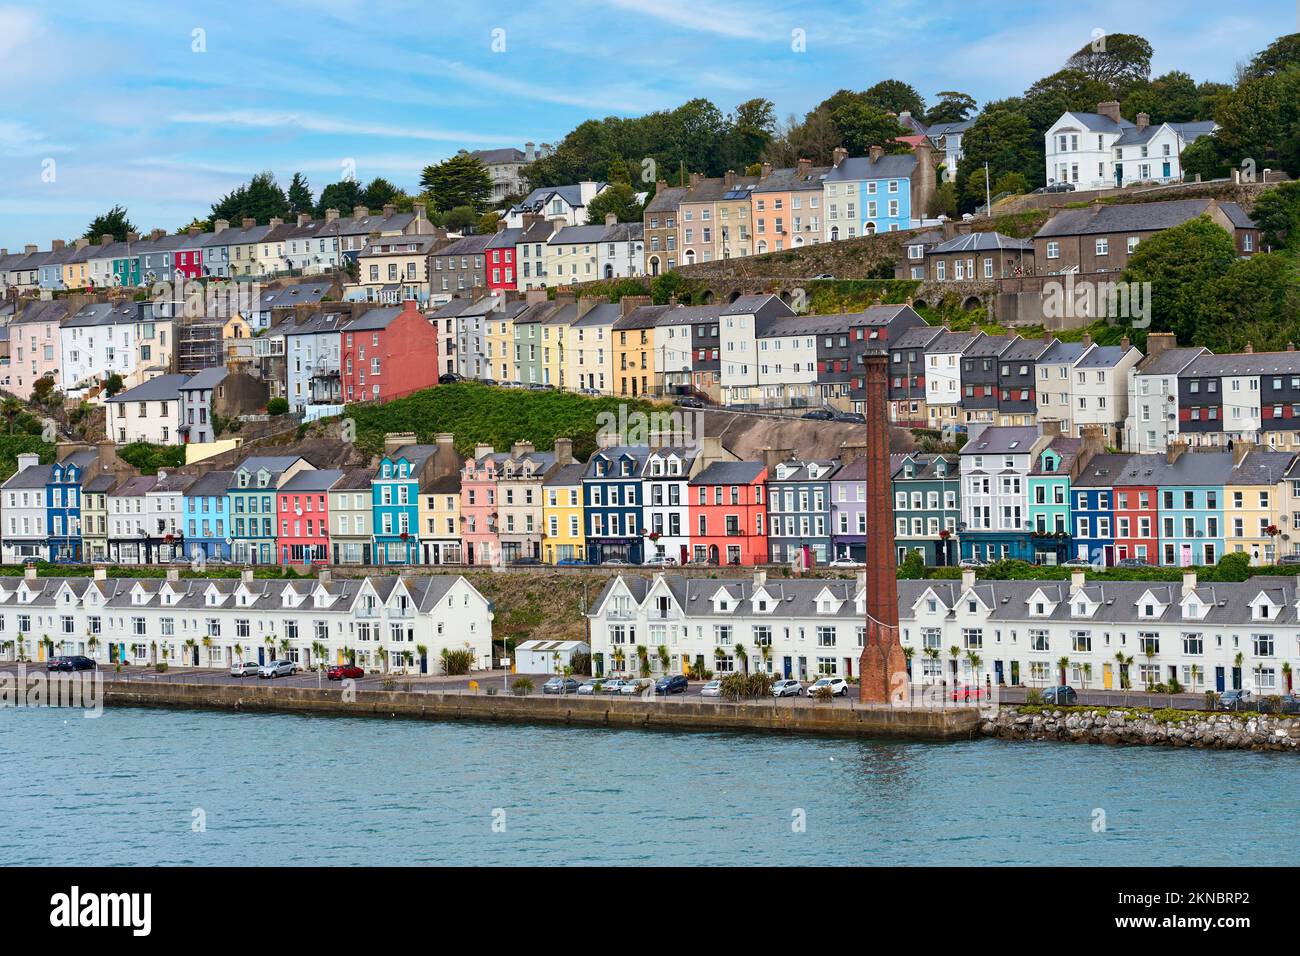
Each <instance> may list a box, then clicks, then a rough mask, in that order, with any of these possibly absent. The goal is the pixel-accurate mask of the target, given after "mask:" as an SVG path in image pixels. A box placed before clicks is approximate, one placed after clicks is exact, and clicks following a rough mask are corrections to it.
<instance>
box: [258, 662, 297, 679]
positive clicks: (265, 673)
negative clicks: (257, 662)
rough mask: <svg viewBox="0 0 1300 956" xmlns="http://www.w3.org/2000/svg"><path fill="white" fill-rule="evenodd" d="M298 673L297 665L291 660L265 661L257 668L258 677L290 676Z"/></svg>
mask: <svg viewBox="0 0 1300 956" xmlns="http://www.w3.org/2000/svg"><path fill="white" fill-rule="evenodd" d="M296 673H298V665H297V664H295V663H294V662H293V661H267V662H266V663H265V664H263V665H262V666H261V667H259V668H258V669H257V676H258V677H270V678H272V679H274V678H276V677H292V676H293V675H294V674H296Z"/></svg>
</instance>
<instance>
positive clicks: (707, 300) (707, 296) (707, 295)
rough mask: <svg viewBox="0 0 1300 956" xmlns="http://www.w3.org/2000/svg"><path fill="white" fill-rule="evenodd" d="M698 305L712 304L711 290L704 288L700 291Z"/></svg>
mask: <svg viewBox="0 0 1300 956" xmlns="http://www.w3.org/2000/svg"><path fill="white" fill-rule="evenodd" d="M699 304H700V305H713V290H712V289H705V290H704V291H703V292H702V293H700V303H699Z"/></svg>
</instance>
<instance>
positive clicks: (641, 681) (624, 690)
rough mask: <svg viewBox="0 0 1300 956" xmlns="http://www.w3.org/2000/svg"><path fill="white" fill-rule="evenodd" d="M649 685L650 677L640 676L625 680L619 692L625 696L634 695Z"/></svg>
mask: <svg viewBox="0 0 1300 956" xmlns="http://www.w3.org/2000/svg"><path fill="white" fill-rule="evenodd" d="M649 686H650V678H648V677H640V678H637V679H636V680H629V681H624V682H623V686H622V687H620V688H619V689H618V692H619V693H620V694H622V695H623V696H624V697H632V696H633V695H635V694H639V693H641V692H642V691H643V690H645V689H646V688H647V687H649Z"/></svg>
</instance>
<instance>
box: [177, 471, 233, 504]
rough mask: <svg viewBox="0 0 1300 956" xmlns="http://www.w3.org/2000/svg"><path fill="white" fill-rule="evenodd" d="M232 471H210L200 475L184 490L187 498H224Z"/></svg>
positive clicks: (229, 484)
mask: <svg viewBox="0 0 1300 956" xmlns="http://www.w3.org/2000/svg"><path fill="white" fill-rule="evenodd" d="M231 477H232V473H231V472H229V471H210V472H208V473H207V474H206V475H200V476H199V478H198V480H197V481H195V482H194V484H192V485H190V487H189V489H188V490H187V491H186V492H185V495H186V497H188V498H224V497H225V496H226V491H227V490H228V489H229V488H230V486H231V484H232V482H231Z"/></svg>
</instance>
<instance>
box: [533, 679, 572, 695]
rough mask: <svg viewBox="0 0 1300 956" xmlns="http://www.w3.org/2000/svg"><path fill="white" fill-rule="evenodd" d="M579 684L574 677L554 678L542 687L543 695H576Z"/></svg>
mask: <svg viewBox="0 0 1300 956" xmlns="http://www.w3.org/2000/svg"><path fill="white" fill-rule="evenodd" d="M581 686H582V685H581V684H579V683H578V682H577V681H576V680H574V679H573V678H572V677H552V678H551V679H550V680H548V681H547V682H546V683H545V684H543V685H542V693H543V694H576V693H577V692H578V688H579V687H581Z"/></svg>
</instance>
